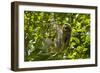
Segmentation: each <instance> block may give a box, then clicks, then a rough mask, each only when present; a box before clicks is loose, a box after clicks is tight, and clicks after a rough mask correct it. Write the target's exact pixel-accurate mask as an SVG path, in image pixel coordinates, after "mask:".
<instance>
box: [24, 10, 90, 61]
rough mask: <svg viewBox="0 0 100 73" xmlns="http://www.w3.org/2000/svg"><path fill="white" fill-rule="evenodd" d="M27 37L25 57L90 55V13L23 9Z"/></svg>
mask: <svg viewBox="0 0 100 73" xmlns="http://www.w3.org/2000/svg"><path fill="white" fill-rule="evenodd" d="M64 25H66V26H68V28H67V29H69V30H70V31H71V32H70V33H69V31H68V30H67V31H66V32H64V31H62V30H64V29H63V26H64ZM62 34H63V35H62ZM68 34H70V36H68ZM63 36H64V37H63ZM65 37H69V38H68V39H67V42H68V43H67V44H64V43H62V42H59V41H62V39H59V38H65ZM24 41H25V42H24V60H25V61H42V60H43V61H44V60H64V59H66V60H67V59H68V60H69V59H86V58H90V14H82V13H60V12H39V11H24ZM57 43H58V44H57ZM61 43H62V44H61ZM63 44H64V45H67V46H66V47H63ZM59 46H60V48H58V47H59Z"/></svg>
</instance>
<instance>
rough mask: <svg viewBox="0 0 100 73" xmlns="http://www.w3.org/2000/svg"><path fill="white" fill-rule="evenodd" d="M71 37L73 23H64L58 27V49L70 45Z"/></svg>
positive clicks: (60, 49)
mask: <svg viewBox="0 0 100 73" xmlns="http://www.w3.org/2000/svg"><path fill="white" fill-rule="evenodd" d="M70 37H71V25H70V24H64V25H63V26H62V27H61V28H59V27H58V28H57V37H56V43H55V44H56V48H57V49H58V51H62V50H63V49H66V48H68V47H69V42H70Z"/></svg>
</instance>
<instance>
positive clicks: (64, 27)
mask: <svg viewBox="0 0 100 73" xmlns="http://www.w3.org/2000/svg"><path fill="white" fill-rule="evenodd" d="M63 31H64V32H70V31H71V27H70V26H68V25H64V26H63Z"/></svg>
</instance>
